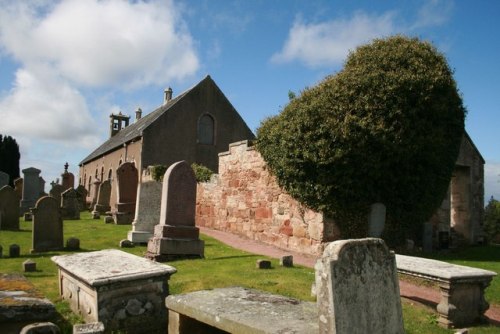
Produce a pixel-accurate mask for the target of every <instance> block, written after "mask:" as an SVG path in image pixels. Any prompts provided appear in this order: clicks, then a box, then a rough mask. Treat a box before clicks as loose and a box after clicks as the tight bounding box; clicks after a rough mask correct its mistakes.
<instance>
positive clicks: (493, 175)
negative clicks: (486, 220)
mask: <svg viewBox="0 0 500 334" xmlns="http://www.w3.org/2000/svg"><path fill="white" fill-rule="evenodd" d="M491 196H493V197H495V199H497V200H500V162H497V161H486V164H485V165H484V201H485V202H486V203H488V201H489V199H490V197H491ZM486 203H485V204H486Z"/></svg>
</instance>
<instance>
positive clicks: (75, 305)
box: [52, 249, 177, 333]
mask: <svg viewBox="0 0 500 334" xmlns="http://www.w3.org/2000/svg"><path fill="white" fill-rule="evenodd" d="M52 261H54V262H55V263H56V264H57V266H58V268H59V293H60V295H61V296H62V298H64V299H66V300H68V301H69V303H70V306H71V309H72V310H73V311H74V312H75V313H78V314H80V315H82V317H83V318H84V319H85V321H86V322H99V321H100V322H102V323H103V324H104V326H105V328H106V330H125V331H128V332H133V333H149V332H155V331H162V330H166V324H167V310H166V308H165V305H164V300H165V297H166V296H167V295H168V280H169V278H170V276H171V275H172V274H174V273H175V272H176V271H177V270H176V269H175V268H174V267H171V266H168V265H164V264H160V263H157V262H153V261H150V260H147V259H144V258H142V257H139V256H136V255H132V254H129V253H126V252H123V251H120V250H116V249H108V250H101V251H97V252H88V253H76V254H71V255H62V256H54V257H52Z"/></svg>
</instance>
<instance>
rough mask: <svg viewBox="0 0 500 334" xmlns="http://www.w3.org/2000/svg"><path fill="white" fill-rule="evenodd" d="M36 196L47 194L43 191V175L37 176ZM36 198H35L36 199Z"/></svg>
mask: <svg viewBox="0 0 500 334" xmlns="http://www.w3.org/2000/svg"><path fill="white" fill-rule="evenodd" d="M38 186H39V188H38V198H41V197H43V196H47V193H46V192H45V180H44V179H43V177H41V176H40V177H39V178H38ZM38 198H37V200H38Z"/></svg>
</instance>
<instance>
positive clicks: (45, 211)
mask: <svg viewBox="0 0 500 334" xmlns="http://www.w3.org/2000/svg"><path fill="white" fill-rule="evenodd" d="M31 211H32V212H33V245H32V247H33V248H32V252H46V251H51V250H59V249H63V247H64V236H63V222H62V217H61V207H60V203H58V202H57V201H56V199H55V198H54V197H50V196H44V197H42V198H40V199H39V200H38V202H36V206H35V207H34V208H33V209H31Z"/></svg>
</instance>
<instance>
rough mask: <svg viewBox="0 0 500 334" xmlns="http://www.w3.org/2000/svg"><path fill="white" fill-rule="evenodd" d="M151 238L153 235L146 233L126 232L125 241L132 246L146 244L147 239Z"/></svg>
mask: <svg viewBox="0 0 500 334" xmlns="http://www.w3.org/2000/svg"><path fill="white" fill-rule="evenodd" d="M152 237H153V233H151V232H146V231H128V233H127V239H128V240H130V241H132V242H133V243H134V244H147V243H148V241H149V238H152Z"/></svg>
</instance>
